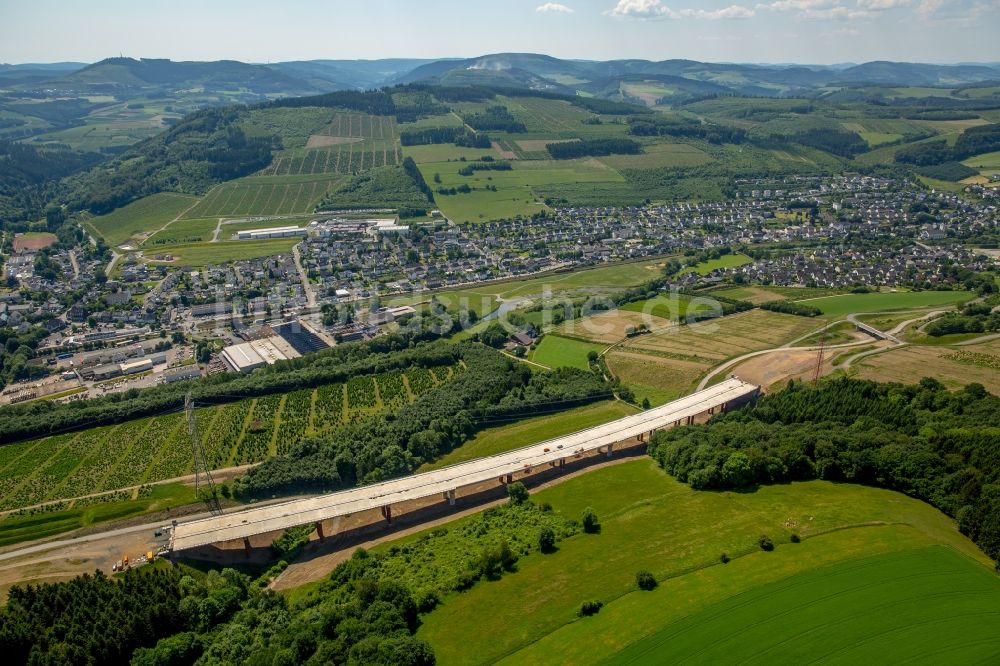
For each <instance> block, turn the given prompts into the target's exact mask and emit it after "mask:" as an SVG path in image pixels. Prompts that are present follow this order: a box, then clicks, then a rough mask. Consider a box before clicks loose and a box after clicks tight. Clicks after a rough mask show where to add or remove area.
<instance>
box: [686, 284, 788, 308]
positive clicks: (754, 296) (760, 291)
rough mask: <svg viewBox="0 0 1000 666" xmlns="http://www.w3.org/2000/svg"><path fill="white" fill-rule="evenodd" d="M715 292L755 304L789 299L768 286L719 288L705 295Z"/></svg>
mask: <svg viewBox="0 0 1000 666" xmlns="http://www.w3.org/2000/svg"><path fill="white" fill-rule="evenodd" d="M714 294H718V295H719V296H723V297H725V298H735V299H736V300H738V301H748V302H750V303H753V304H754V305H759V304H761V303H768V302H770V301H782V300H786V299H787V297H786V296H784V295H782V294H779V293H776V292H774V291H771V290H770V289H768V288H766V287H733V288H732V289H719V290H717V291H712V292H709V293H707V294H705V295H706V296H709V297H710V296H712V295H714Z"/></svg>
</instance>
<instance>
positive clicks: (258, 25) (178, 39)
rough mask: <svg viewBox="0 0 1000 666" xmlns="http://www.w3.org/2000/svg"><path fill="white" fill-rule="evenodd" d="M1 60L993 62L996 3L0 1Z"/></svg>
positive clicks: (997, 52)
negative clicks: (506, 57)
mask: <svg viewBox="0 0 1000 666" xmlns="http://www.w3.org/2000/svg"><path fill="white" fill-rule="evenodd" d="M0 18H3V21H0V62H4V63H12V64H25V63H39V64H42V63H55V62H84V63H90V62H96V61H99V60H102V59H104V58H107V57H111V56H116V55H119V54H120V55H125V56H129V57H135V58H167V59H170V60H175V61H183V60H189V61H210V60H240V61H243V62H255V63H267V62H282V61H289V60H361V59H363V60H379V59H385V58H420V59H442V58H465V57H474V56H479V55H483V54H489V53H503V52H519V53H542V54H546V55H551V56H553V57H558V58H565V59H576V60H618V59H630V58H639V59H646V60H668V59H690V60H700V61H708V62H726V63H745V64H779V65H780V64H804V65H810V64H812V65H827V66H828V65H836V64H844V63H861V62H868V61H872V60H891V61H899V62H921V63H933V64H956V63H963V62H978V63H987V62H997V61H1000V40H998V39H997V36H1000V0H771V1H770V2H732V0H723V1H722V2H718V1H710V2H703V3H697V2H694V1H693V0H676V1H674V0H565V1H564V2H558V3H557V2H542V1H541V0H509V1H508V2H507V3H505V5H504V7H503V9H498V8H497V7H496V6H495V5H493V4H491V3H487V2H485V0H469V1H467V2H463V3H456V2H445V1H443V0H436V1H435V0H430V1H428V2H423V3H419V5H418V4H417V3H409V2H402V1H401V0H370V1H369V2H367V3H364V5H357V4H353V3H347V2H336V1H333V2H320V1H319V0H290V1H289V2H286V3H284V4H283V5H281V6H280V7H279V6H276V5H274V4H273V3H265V2H261V0H247V1H246V2H241V3H236V2H232V1H223V2H216V3H212V4H210V5H209V4H207V3H195V2H192V1H191V0H178V2H176V3H174V4H173V5H170V6H165V5H161V4H153V3H139V2H125V1H124V0H103V1H99V2H94V3H87V4H86V5H80V6H75V5H66V4H63V3H60V2H57V1H55V0H37V1H36V2H32V3H23V2H13V1H12V0H0Z"/></svg>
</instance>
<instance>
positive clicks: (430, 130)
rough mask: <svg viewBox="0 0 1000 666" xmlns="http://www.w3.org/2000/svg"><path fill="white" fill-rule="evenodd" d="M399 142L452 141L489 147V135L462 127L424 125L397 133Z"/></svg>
mask: <svg viewBox="0 0 1000 666" xmlns="http://www.w3.org/2000/svg"><path fill="white" fill-rule="evenodd" d="M399 142H400V143H401V144H403V145H404V146H423V145H427V144H432V143H453V144H455V145H456V146H461V147H464V148H484V149H489V147H490V137H489V136H487V135H486V134H479V133H478V132H470V131H469V130H467V129H466V128H464V127H425V128H423V129H415V130H406V131H403V132H400V133H399Z"/></svg>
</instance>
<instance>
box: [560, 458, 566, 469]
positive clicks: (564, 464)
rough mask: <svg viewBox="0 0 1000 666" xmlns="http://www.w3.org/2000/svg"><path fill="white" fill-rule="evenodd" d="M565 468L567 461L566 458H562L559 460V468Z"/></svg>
mask: <svg viewBox="0 0 1000 666" xmlns="http://www.w3.org/2000/svg"><path fill="white" fill-rule="evenodd" d="M565 466H566V459H565V458H560V459H559V467H560V468H562V467H565Z"/></svg>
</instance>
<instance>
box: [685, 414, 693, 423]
mask: <svg viewBox="0 0 1000 666" xmlns="http://www.w3.org/2000/svg"><path fill="white" fill-rule="evenodd" d="M686 425H694V415H691V416H689V417H687V424H686Z"/></svg>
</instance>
